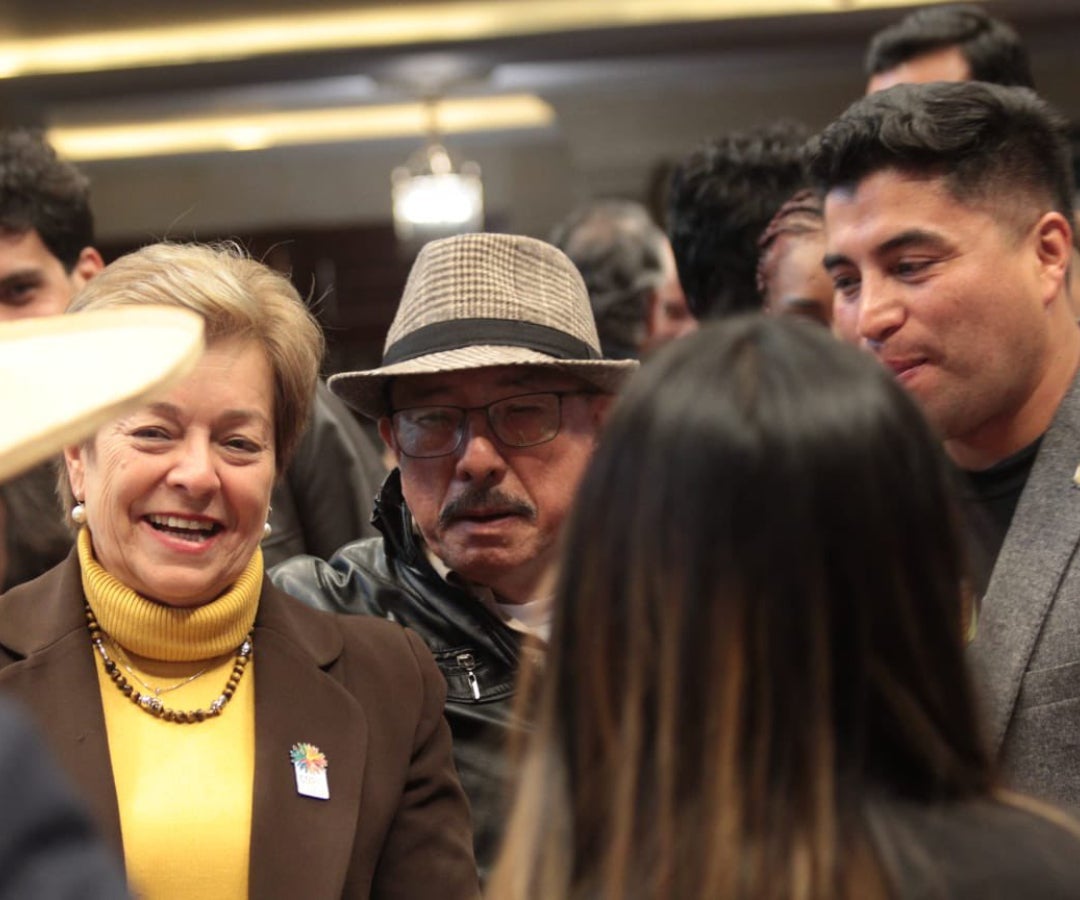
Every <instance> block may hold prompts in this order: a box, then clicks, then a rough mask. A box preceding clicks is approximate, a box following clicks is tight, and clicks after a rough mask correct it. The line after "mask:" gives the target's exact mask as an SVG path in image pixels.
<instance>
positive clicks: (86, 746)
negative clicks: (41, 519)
mask: <svg viewBox="0 0 1080 900" xmlns="http://www.w3.org/2000/svg"><path fill="white" fill-rule="evenodd" d="M82 604H83V592H82V586H81V582H80V574H79V564H78V559H77V557H76V556H75V555H74V554H72V555H71V556H69V557H68V559H67V560H65V561H64V562H63V563H61V564H60V565H59V566H57V567H56V568H55V569H52V570H51V571H50V572H48V573H46V574H45V575H43V576H42V577H41V578H39V579H36V580H34V581H31V582H29V583H27V584H24V585H21V586H19V587H18V588H16V589H14V590H13V591H11V592H9V593H8V594H6V595H4V597H2V598H0V691H3V692H4V693H6V694H8V695H9V696H13V697H16V698H17V699H18V700H20V701H21V702H22V703H23V705H24V707H25V708H26V709H27V710H29V711H30V712H31V713H33V714H34V715H35V716H36V718H37V722H38V726H39V728H40V729H41V731H42V733H43V735H44V736H45V738H46V740H47V742H48V743H49V744H50V745H51V747H52V750H53V752H54V753H55V755H56V756H57V758H58V759H59V761H60V763H61V765H62V766H63V767H64V768H66V769H67V771H68V772H69V773H70V774H71V775H72V776H73V777H74V779H75V781H76V783H77V784H79V785H80V786H81V787H82V788H83V790H84V796H85V798H86V800H87V802H88V804H89V806H90V809H91V811H92V812H93V813H94V815H95V817H96V819H97V822H98V825H99V827H100V829H101V831H102V833H103V834H104V835H105V838H106V840H108V841H109V842H110V843H111V844H112V845H113V846H114V847H115V848H116V849H117V850H122V841H121V834H120V819H119V812H118V809H117V804H116V792H115V786H114V782H113V775H112V767H111V764H110V761H109V749H108V741H107V737H106V731H105V718H104V713H103V711H102V704H101V695H100V692H99V689H98V681H97V674H96V671H95V668H94V666H95V665H96V664H97V660H96V659H95V657H94V656H93V655H92V651H91V647H90V641H89V637H88V634H87V630H86V623H85V620H84V617H83V609H82ZM254 647H255V650H254V677H255V786H254V807H253V820H252V834H251V865H250V880H249V890H250V894H251V896H252V897H255V898H258V900H272V898H279V897H280V898H295V897H304V898H324V897H325V898H330V897H368V896H372V897H379V898H401V900H406V898H427V897H434V896H438V897H448V898H449V897H475V896H477V893H478V887H477V876H476V869H475V865H474V863H473V858H472V849H471V846H472V845H471V834H470V828H469V817H468V815H469V814H468V807H467V804H466V801H465V797H464V794H463V793H462V790H461V787H460V785H459V784H458V781H457V776H456V775H455V773H454V769H453V762H452V760H451V755H450V732H449V730H448V728H447V726H446V722H445V720H444V719H443V715H442V707H443V697H444V693H445V687H444V684H443V680H442V677H441V676H440V675H439V672H438V669H436V668H435V665H434V662H433V661H432V659H431V655H430V653H429V652H428V650H427V648H426V647H424V645H423V643H422V642H421V641H420V640H419V639H418V638H417V637H416V636H415V635H413V634H412V633H411V632H408V631H406V630H404V629H403V628H401V627H400V626H398V625H395V624H393V623H389V622H384V621H379V620H375V619H371V618H362V617H347V616H335V615H329V614H326V613H321V612H318V611H315V610H311V609H308V608H307V607H304V606H303V605H302V604H300V603H299V602H297V601H296V600H294V599H293V598H291V597H288V596H287V595H285V594H283V593H281V592H280V591H278V590H277V589H276V588H274V587H273V586H272V585H271V584H270V583H269V581H267V582H264V585H263V592H262V596H261V598H260V601H259V612H258V615H257V617H256V619H255V640H254ZM227 714H228V713H227V712H226V715H227ZM177 727H188V728H191V727H198V726H197V725H194V726H192V725H188V726H177ZM300 741H306V742H308V743H311V744H315V745H316V746H317V747H318V748H319V749H320V750H322V751H323V752H324V753H325V754H326V757H327V760H328V762H329V766H328V777H329V786H330V799H329V800H326V801H322V800H314V799H311V798H308V797H301V796H299V795H298V794H297V792H296V784H295V777H294V773H293V768H292V765H291V763H290V761H289V749H290V748H291V747H292V745H293V744H295V743H297V742H300Z"/></svg>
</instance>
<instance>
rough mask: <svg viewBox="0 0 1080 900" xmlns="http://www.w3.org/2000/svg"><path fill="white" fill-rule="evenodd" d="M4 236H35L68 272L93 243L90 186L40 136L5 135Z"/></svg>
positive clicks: (0, 174)
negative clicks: (31, 234)
mask: <svg viewBox="0 0 1080 900" xmlns="http://www.w3.org/2000/svg"><path fill="white" fill-rule="evenodd" d="M0 231H6V232H10V233H14V234H25V233H26V232H29V231H36V232H37V234H38V236H39V237H40V238H41V241H42V243H44V244H45V246H46V247H47V248H48V250H49V252H50V253H51V254H52V255H53V256H55V257H56V258H57V259H58V260H60V262H61V263H62V264H63V266H64V268H65V269H66V270H67V271H68V272H70V271H71V270H72V268H74V266H75V263H76V262H78V259H79V254H80V253H81V252H82V250H83V249H84V248H85V247H90V246H92V245H93V243H94V219H93V215H92V214H91V212H90V182H89V181H88V180H87V178H86V176H85V175H83V174H82V173H81V172H80V171H79V170H78V169H76V168H75V167H74V166H73V165H71V164H70V163H66V162H64V161H63V160H61V159H60V158H59V157H58V156H57V155H56V151H55V150H53V148H52V147H51V146H49V144H48V143H47V142H46V141H45V138H44V136H43V135H42V134H41V132H39V131H34V130H30V129H22V128H19V129H12V130H9V131H2V132H0Z"/></svg>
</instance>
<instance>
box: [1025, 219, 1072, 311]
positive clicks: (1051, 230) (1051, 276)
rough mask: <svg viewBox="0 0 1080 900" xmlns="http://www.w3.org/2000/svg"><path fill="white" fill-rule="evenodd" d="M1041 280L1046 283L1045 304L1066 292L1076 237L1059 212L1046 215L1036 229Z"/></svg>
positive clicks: (1034, 231)
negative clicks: (1066, 279) (1066, 278)
mask: <svg viewBox="0 0 1080 900" xmlns="http://www.w3.org/2000/svg"><path fill="white" fill-rule="evenodd" d="M1033 235H1034V241H1035V253H1036V255H1037V258H1038V267H1039V278H1040V280H1041V281H1043V283H1044V284H1045V287H1046V290H1045V291H1044V292H1043V305H1044V306H1048V305H1049V304H1050V302H1051V301H1052V300H1054V298H1055V297H1057V296H1058V295H1059V294H1062V293H1063V292H1065V290H1066V284H1065V275H1066V273H1067V272H1068V270H1069V263H1070V262H1071V261H1072V254H1073V238H1072V227H1071V226H1070V225H1069V221H1068V220H1067V219H1066V218H1065V217H1064V216H1063V215H1062V214H1061V213H1059V212H1048V213H1044V214H1043V216H1042V218H1041V219H1039V221H1038V222H1036V223H1035V228H1034V230H1033Z"/></svg>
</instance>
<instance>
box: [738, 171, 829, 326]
mask: <svg viewBox="0 0 1080 900" xmlns="http://www.w3.org/2000/svg"><path fill="white" fill-rule="evenodd" d="M824 258H825V215H824V201H823V200H822V197H821V194H820V193H819V192H818V191H816V190H814V189H812V188H805V189H803V190H801V191H799V192H798V193H797V194H795V196H794V197H792V198H791V199H790V200H788V201H787V202H786V203H784V205H783V206H781V207H780V209H779V211H778V212H777V213H776V215H775V216H773V218H772V221H771V222H769V224H768V225H767V226H766V227H765V231H764V232H763V233H762V235H761V237H760V238H759V239H758V268H757V286H758V291H759V293H760V294H761V300H762V304H763V306H764V309H765V312H767V313H769V314H770V315H793V316H803V317H805V318H808V319H811V320H812V321H814V322H818V323H820V324H822V325H825V326H830V325H831V324H832V306H833V285H832V279H831V278H829V275H828V273H827V272H826V271H825V264H824Z"/></svg>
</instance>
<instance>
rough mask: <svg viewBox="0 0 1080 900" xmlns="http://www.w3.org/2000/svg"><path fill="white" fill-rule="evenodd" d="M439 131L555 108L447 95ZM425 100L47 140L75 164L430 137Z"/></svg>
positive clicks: (73, 129) (94, 130)
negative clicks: (452, 97) (302, 145)
mask: <svg viewBox="0 0 1080 900" xmlns="http://www.w3.org/2000/svg"><path fill="white" fill-rule="evenodd" d="M438 121H439V129H440V131H441V133H442V134H465V133H470V132H487V131H506V130H515V129H538V128H548V127H550V126H551V125H553V124H554V122H555V112H554V110H552V108H551V107H550V106H549V105H548V104H547V103H545V102H544V101H543V100H541V99H540V98H539V97H536V96H534V95H532V94H504V95H499V96H493V97H470V98H458V99H453V100H442V101H440V102H439V104H438ZM430 133H431V127H430V113H429V112H428V109H427V107H426V105H425V104H423V103H397V104H387V105H379V106H351V107H340V108H334V109H314V110H293V111H282V112H274V113H251V114H246V115H245V114H236V115H228V116H200V117H197V118H194V117H193V118H185V119H165V120H154V121H151V120H143V121H138V122H124V123H114V124H110V125H87V126H81V125H80V126H76V125H72V126H61V125H58V126H56V127H53V128H50V129H49V131H48V135H47V137H48V140H49V142H50V143H51V144H52V145H53V146H54V147H55V148H56V151H57V152H58V153H59V154H60V155H61V156H62V157H64V158H65V159H69V160H71V161H72V162H86V161H93V160H105V159H130V158H136V157H148V156H175V155H179V154H185V153H220V152H226V151H233V150H253V149H263V148H267V147H281V146H295V145H301V144H326V143H336V142H346V141H358V140H388V139H394V138H409V137H425V136H428V135H430Z"/></svg>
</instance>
